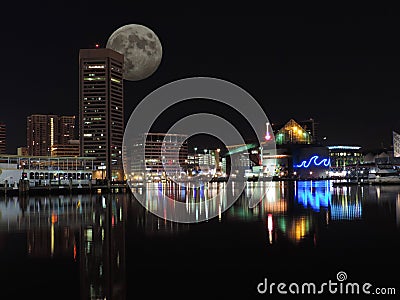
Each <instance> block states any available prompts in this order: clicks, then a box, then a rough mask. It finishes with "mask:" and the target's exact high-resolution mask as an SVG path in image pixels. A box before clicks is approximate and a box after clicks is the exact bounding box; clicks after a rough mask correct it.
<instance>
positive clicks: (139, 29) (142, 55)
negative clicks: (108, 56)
mask: <svg viewBox="0 0 400 300" xmlns="http://www.w3.org/2000/svg"><path fill="white" fill-rule="evenodd" d="M106 48H109V49H112V50H114V51H117V52H119V53H121V54H123V55H124V67H123V78H124V79H126V80H131V81H137V80H142V79H145V78H147V77H149V76H150V75H152V74H153V73H154V72H155V71H156V70H157V68H158V66H159V65H160V63H161V58H162V46H161V42H160V40H159V39H158V37H157V35H156V34H155V33H154V32H153V31H152V30H151V29H149V28H147V27H146V26H143V25H139V24H129V25H125V26H122V27H120V28H118V29H117V30H115V31H114V32H113V34H112V35H111V36H110V37H109V39H108V41H107V45H106Z"/></svg>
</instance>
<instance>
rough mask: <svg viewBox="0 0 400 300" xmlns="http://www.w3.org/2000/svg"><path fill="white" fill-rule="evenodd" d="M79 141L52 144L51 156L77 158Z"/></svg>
mask: <svg viewBox="0 0 400 300" xmlns="http://www.w3.org/2000/svg"><path fill="white" fill-rule="evenodd" d="M79 153H80V147H79V140H69V141H67V143H65V144H54V145H53V146H51V156H57V157H65V156H67V157H76V156H79Z"/></svg>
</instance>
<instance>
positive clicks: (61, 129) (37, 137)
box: [26, 114, 75, 156]
mask: <svg viewBox="0 0 400 300" xmlns="http://www.w3.org/2000/svg"><path fill="white" fill-rule="evenodd" d="M74 136H75V116H58V115H41V114H34V115H30V116H28V117H27V132H26V145H27V151H28V154H29V155H32V156H50V155H51V147H52V146H53V145H56V144H66V143H67V141H68V139H71V138H73V137H74Z"/></svg>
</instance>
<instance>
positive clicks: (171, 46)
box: [0, 6, 400, 154]
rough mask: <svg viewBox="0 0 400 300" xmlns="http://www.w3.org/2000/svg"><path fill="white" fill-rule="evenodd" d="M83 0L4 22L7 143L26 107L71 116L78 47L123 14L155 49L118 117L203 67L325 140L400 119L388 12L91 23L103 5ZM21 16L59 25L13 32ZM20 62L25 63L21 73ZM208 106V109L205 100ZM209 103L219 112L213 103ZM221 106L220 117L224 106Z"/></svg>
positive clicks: (378, 131) (133, 16)
mask: <svg viewBox="0 0 400 300" xmlns="http://www.w3.org/2000/svg"><path fill="white" fill-rule="evenodd" d="M89 8H90V7H86V6H83V7H82V15H84V16H85V17H82V18H80V17H77V18H76V19H71V18H69V17H68V12H69V11H72V10H71V8H68V7H65V12H66V13H65V14H62V15H59V14H57V15H55V12H56V11H55V10H54V8H51V7H46V6H45V7H43V9H42V10H40V11H39V10H38V11H37V14H32V15H31V14H29V13H28V12H27V11H23V12H21V13H20V15H19V18H18V19H17V20H16V21H15V24H13V25H14V26H8V28H9V30H8V31H7V32H6V37H5V38H6V39H7V40H8V41H9V43H7V44H6V45H5V46H4V47H3V48H2V49H1V51H2V54H3V57H10V58H14V59H9V60H6V62H5V64H6V65H5V68H6V69H7V70H9V72H8V74H7V75H2V76H3V77H2V79H3V83H4V89H3V101H2V103H3V107H2V110H1V111H0V122H4V123H5V124H6V126H7V153H10V154H12V153H15V152H16V148H17V147H21V146H25V145H24V144H25V140H26V137H25V130H26V129H25V120H26V117H27V116H29V115H32V114H49V115H50V114H56V115H75V116H78V111H79V87H78V86H79V59H78V55H79V50H80V49H86V48H94V47H95V44H96V43H98V44H99V45H100V47H105V44H106V41H107V39H108V37H109V36H110V34H111V33H112V32H113V31H114V30H115V29H117V28H118V27H120V26H121V25H124V24H129V23H138V24H144V25H146V26H148V27H149V28H151V29H152V30H154V32H155V33H156V34H157V35H158V36H159V38H160V40H161V43H162V45H163V50H164V51H163V58H162V61H161V64H160V66H159V68H158V70H157V71H156V72H155V73H154V74H153V75H152V76H150V77H149V78H147V79H145V80H142V81H138V82H124V95H125V97H124V98H125V99H124V105H125V121H127V120H128V119H129V116H130V114H131V112H132V111H133V109H134V108H135V107H136V105H137V104H138V103H139V102H140V101H141V100H142V99H143V98H144V97H145V96H146V95H148V94H149V93H150V92H152V91H153V90H155V89H157V88H158V87H160V86H162V85H163V84H165V83H168V82H171V81H174V80H177V79H181V78H186V77H193V76H210V77H216V78H221V79H224V80H228V81H230V82H232V83H235V84H237V85H239V86H241V87H242V88H244V89H245V90H247V91H248V92H249V93H250V94H252V95H253V96H254V98H255V99H256V100H257V101H258V102H259V103H260V105H261V107H262V108H263V109H264V110H265V112H266V114H267V116H268V118H269V119H270V121H271V122H274V123H285V122H287V121H289V120H290V119H291V118H294V119H295V120H305V119H308V118H313V119H315V120H316V121H317V122H318V123H319V136H320V137H324V136H326V137H327V140H326V143H327V144H329V145H332V144H350V145H360V146H362V147H363V148H365V149H368V148H378V147H381V146H384V147H390V146H391V145H392V132H393V131H396V132H398V131H399V129H400V121H399V120H398V118H397V117H396V111H395V110H394V109H393V107H392V105H393V104H392V103H393V101H395V100H396V99H397V97H399V96H400V88H399V87H398V82H399V80H400V75H399V74H398V72H397V70H398V69H399V68H398V67H399V66H400V58H399V57H398V56H397V53H400V52H399V50H400V48H399V47H398V46H397V45H396V44H395V43H394V38H393V36H394V35H393V34H394V33H395V31H396V28H398V26H399V25H400V22H399V21H398V18H397V17H396V16H390V15H385V16H380V17H378V16H375V17H354V16H353V17H337V18H335V19H332V18H305V17H289V16H286V17H285V16H279V17H277V16H268V17H265V18H260V17H257V16H251V15H236V16H235V15H230V16H226V15H225V16H220V15H216V14H211V15H210V16H208V17H207V21H206V22H205V21H204V20H203V17H202V16H201V15H197V16H196V15H195V16H193V15H181V16H180V17H179V18H177V19H174V18H168V19H165V18H161V17H158V16H157V15H155V14H151V15H150V14H148V15H146V14H145V13H143V12H142V11H141V12H134V11H133V12H132V11H130V10H127V12H120V13H117V14H116V15H115V16H113V17H109V18H107V20H102V22H97V23H96V22H95V21H96V18H97V17H98V16H100V15H101V14H102V13H103V12H101V11H100V12H99V11H96V10H95V9H93V10H90V9H89ZM33 18H34V20H35V22H32V20H33ZM27 24H30V26H31V28H32V29H31V30H32V31H34V30H43V29H44V28H46V26H49V25H51V26H53V27H55V28H57V30H58V34H57V35H56V36H48V35H43V36H26V38H25V39H19V38H16V34H14V32H18V31H19V30H21V28H24V26H27ZM85 24H86V25H87V24H96V26H86V25H85ZM84 25H85V26H84ZM28 48H29V49H28ZM19 57H24V58H25V59H23V60H20V59H17V58H19ZM43 60H45V61H49V62H50V61H51V62H53V63H52V65H51V68H50V69H52V72H53V73H49V71H48V68H44V67H43V66H42V65H41V62H42V61H43ZM20 70H34V71H31V73H29V74H27V75H23V76H22V78H21V71H20ZM16 78H20V79H22V80H18V81H17V80H16ZM21 84H23V88H21V86H20V85H21ZM15 90H18V93H15ZM16 104H18V109H16ZM182 108H183V109H182ZM207 109H208V107H207V108H206V107H205V106H204V105H203V106H193V105H192V106H189V105H186V106H185V105H182V106H181V107H179V108H171V110H170V111H169V114H168V115H167V116H161V119H160V121H159V122H158V123H157V124H156V126H155V127H156V131H162V130H165V127H167V126H168V125H170V123H171V122H172V123H174V122H175V121H177V120H178V119H179V118H180V117H181V116H182V115H185V114H188V113H193V112H199V111H205V110H207ZM209 110H210V111H211V112H213V107H210V108H209ZM214 112H215V113H220V114H221V115H224V113H223V112H221V109H220V108H218V107H217V108H216V111H214ZM225 116H227V117H228V118H229V113H228V114H225ZM173 117H175V119H174V118H173ZM173 119H174V120H173ZM240 124H244V122H242V123H240V122H239V125H238V126H240ZM160 129H162V130H160Z"/></svg>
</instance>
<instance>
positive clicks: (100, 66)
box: [79, 48, 124, 180]
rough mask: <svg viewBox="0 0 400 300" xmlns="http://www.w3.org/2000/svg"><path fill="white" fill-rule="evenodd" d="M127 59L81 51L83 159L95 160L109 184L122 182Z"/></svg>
mask: <svg viewBox="0 0 400 300" xmlns="http://www.w3.org/2000/svg"><path fill="white" fill-rule="evenodd" d="M123 61H124V60H123V55H122V54H120V53H118V52H116V51H113V50H111V49H101V48H97V49H81V50H80V51H79V138H80V145H81V149H80V152H81V156H85V157H95V158H96V161H95V167H96V168H97V169H98V170H104V172H105V176H106V178H107V179H108V180H122V179H123V178H124V175H123V167H122V141H123V135H124V105H123V78H122V72H123V71H122V69H123Z"/></svg>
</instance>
